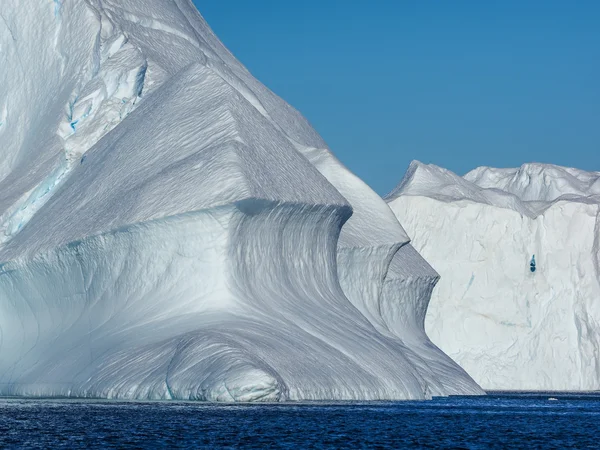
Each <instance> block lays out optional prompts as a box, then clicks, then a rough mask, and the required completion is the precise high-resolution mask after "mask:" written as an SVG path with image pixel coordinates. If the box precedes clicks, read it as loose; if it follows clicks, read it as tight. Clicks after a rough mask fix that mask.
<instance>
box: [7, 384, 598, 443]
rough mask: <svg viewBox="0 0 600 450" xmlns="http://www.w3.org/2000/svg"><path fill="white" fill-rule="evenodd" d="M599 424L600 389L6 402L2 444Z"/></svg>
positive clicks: (591, 430)
mask: <svg viewBox="0 0 600 450" xmlns="http://www.w3.org/2000/svg"><path fill="white" fill-rule="evenodd" d="M551 398H552V400H551ZM554 398H555V399H556V400H553V399H554ZM599 431H600V394H557V393H546V394H545V393H529V394H514V393H491V394H490V395H489V396H487V397H451V398H439V399H434V400H433V401H429V402H376V403H303V404H294V403H292V404H266V405H253V404H243V405H239V404H238V405H214V404H205V403H175V402H148V403H144V402H114V401H73V400H22V399H4V400H0V447H1V448H4V447H9V448H14V447H32V446H41V447H52V448H57V447H65V448H82V447H123V446H135V447H145V448H149V447H150V448H157V447H170V448H173V447H193V448H215V447H229V448H232V447H241V448H264V447H270V448H315V449H320V448H367V447H368V448H407V447H455V448H456V447H461V448H506V447H527V448H536V447H544V448H549V447H555V448H565V447H578V448H586V447H589V448H592V447H593V448H597V446H598V439H599V437H598V432H599Z"/></svg>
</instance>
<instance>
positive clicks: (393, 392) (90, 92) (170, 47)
mask: <svg viewBox="0 0 600 450" xmlns="http://www.w3.org/2000/svg"><path fill="white" fill-rule="evenodd" d="M0 67H2V70H0V114H1V116H0V261H1V264H0V395H18V396H71V397H77V396H87V397H108V398H128V399H198V400H215V401H255V400H267V401H276V400H304V399H409V398H416V399H422V398H430V397H431V396H433V395H448V394H459V393H462V394H481V393H482V391H481V389H480V388H479V386H478V385H477V384H476V383H475V382H474V381H473V380H472V379H471V378H470V377H469V376H468V375H467V374H466V372H464V371H463V370H462V369H461V368H460V367H459V366H458V365H456V364H455V363H454V362H453V361H452V360H451V359H450V358H448V357H447V356H446V355H445V354H443V353H442V352H441V351H440V350H439V349H438V348H437V347H435V346H434V345H433V344H431V342H430V341H429V339H428V337H427V335H426V334H425V332H424V328H423V327H424V319H425V311H426V308H427V303H428V301H429V296H430V294H431V290H432V289H433V286H434V285H435V283H436V282H437V280H438V276H437V274H436V273H435V272H434V271H433V270H432V269H431V267H430V266H429V265H428V264H427V263H426V262H425V260H424V259H423V258H422V257H421V256H420V255H419V254H418V253H417V252H416V251H415V250H414V249H413V248H412V247H411V245H410V244H409V243H408V242H409V238H408V236H407V234H406V233H405V231H404V229H403V228H402V226H401V225H400V223H399V222H398V221H397V219H396V218H395V216H394V214H393V213H392V211H391V210H390V209H389V208H388V206H387V205H386V204H385V202H384V201H383V200H382V199H380V198H379V197H378V196H377V195H376V194H375V193H374V192H373V191H371V190H370V189H369V188H368V187H367V186H366V185H365V184H364V183H363V182H362V181H361V180H359V179H358V178H357V177H355V176H354V175H353V174H352V173H350V172H349V171H348V170H347V169H346V168H345V167H344V166H343V165H342V164H341V163H340V162H339V161H338V160H337V159H336V158H335V157H334V156H333V154H332V153H331V152H330V150H329V149H328V148H327V146H326V144H325V143H324V142H323V140H322V139H321V137H320V136H319V135H318V134H317V133H316V132H315V131H314V130H313V129H312V128H311V126H310V125H309V124H308V122H307V121H306V120H305V119H304V118H303V117H302V116H301V115H300V114H299V113H298V112H297V111H295V110H294V109H293V108H292V107H290V106H289V105H288V104H286V103H285V102H284V101H283V100H281V99H280V98H279V97H277V96H276V95H275V94H273V93H272V92H271V91H269V90H268V89H267V88H266V87H264V86H263V85H262V84H260V83H259V82H258V81H257V80H256V79H255V78H253V77H252V76H251V75H250V73H248V71H247V70H246V69H245V68H244V67H243V66H242V65H241V64H240V63H239V62H238V61H237V60H236V59H235V58H234V57H233V56H232V55H231V54H230V53H229V52H228V51H227V50H226V49H225V48H224V47H223V45H222V44H221V43H220V42H219V40H218V39H217V38H216V37H215V35H214V34H213V32H212V31H211V30H210V28H209V27H208V26H207V24H206V23H205V21H204V20H203V18H202V17H201V16H200V14H199V13H198V12H197V11H196V9H195V8H194V6H193V5H192V3H191V2H190V1H189V0H161V1H159V0H128V1H117V0H54V1H50V0H31V1H30V2H28V4H27V8H25V7H24V6H23V4H22V2H20V1H18V0H3V3H2V4H1V5H0Z"/></svg>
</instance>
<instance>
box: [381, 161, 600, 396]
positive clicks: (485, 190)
mask: <svg viewBox="0 0 600 450" xmlns="http://www.w3.org/2000/svg"><path fill="white" fill-rule="evenodd" d="M387 201H388V203H389V205H390V206H391V208H392V210H393V211H394V212H395V214H396V215H397V217H398V218H399V220H400V221H401V222H402V223H403V224H404V226H405V227H406V229H407V230H408V231H409V233H410V234H411V236H413V238H414V240H413V245H414V246H415V248H416V249H417V250H418V251H419V252H420V253H421V254H423V256H424V257H425V258H427V260H428V261H430V262H431V263H432V265H433V266H434V267H435V269H436V270H437V271H438V272H439V273H440V274H441V281H440V283H439V284H438V286H437V287H436V289H435V290H434V293H433V296H432V299H431V304H430V308H429V311H428V313H427V317H426V330H427V332H428V334H429V336H431V339H432V341H433V342H434V343H436V344H438V345H439V346H440V348H441V349H442V350H444V351H445V352H446V353H448V354H449V355H450V356H451V357H452V358H453V359H454V360H455V361H457V362H458V363H459V364H460V365H461V366H462V367H463V368H464V369H466V370H467V371H468V372H469V374H471V375H472V376H473V378H474V379H475V380H476V381H477V382H478V383H479V384H480V385H481V386H483V387H484V388H486V389H520V390H597V389H600V245H599V243H600V172H585V171H581V170H577V169H571V168H565V167H559V166H554V165H547V164H525V165H523V166H522V167H520V168H517V169H493V168H488V167H480V168H478V169H475V170H473V171H471V172H469V173H468V174H467V175H465V176H464V177H460V176H458V175H456V174H454V173H452V172H450V171H448V170H445V169H442V168H440V167H436V166H434V165H425V164H422V163H419V162H413V163H412V164H411V166H410V168H409V170H408V172H407V174H406V175H405V177H404V179H403V180H402V182H401V183H400V184H399V185H398V187H397V188H396V189H395V190H394V191H393V192H392V193H391V194H390V195H389V196H388V197H387Z"/></svg>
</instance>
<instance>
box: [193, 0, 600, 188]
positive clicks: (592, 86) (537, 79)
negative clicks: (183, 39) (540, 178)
mask: <svg viewBox="0 0 600 450" xmlns="http://www.w3.org/2000/svg"><path fill="white" fill-rule="evenodd" d="M195 2H196V6H197V7H198V9H199V10H200V12H201V13H202V15H203V16H204V17H205V19H206V20H207V21H208V23H209V25H210V26H211V27H212V28H213V30H214V31H215V32H216V34H217V36H218V37H219V38H220V39H221V41H222V42H223V43H224V44H225V45H226V46H227V47H228V48H229V50H231V51H232V52H233V54H234V55H235V56H236V57H237V58H238V59H239V60H240V61H241V62H242V63H243V64H244V65H245V66H246V67H247V68H248V69H249V70H250V71H251V72H252V73H253V75H254V76H255V77H256V78H258V79H259V80H260V81H262V82H263V83H264V84H266V85H267V86H268V87H269V88H270V89H272V90H273V91H274V92H275V93H276V94H278V95H279V96H280V97H282V98H283V99H284V100H286V101H287V102H288V103H290V104H291V105H292V106H294V107H295V108H296V109H298V110H299V111H300V112H301V113H302V114H303V115H304V116H305V117H306V118H307V119H308V120H309V121H310V122H311V124H312V125H313V126H314V127H315V128H316V129H317V131H318V132H319V133H320V134H321V136H323V138H324V139H325V141H326V142H327V144H328V145H329V146H330V148H331V149H332V151H333V152H334V153H335V154H336V156H337V157H338V158H339V159H340V160H341V161H342V162H343V163H344V164H345V165H346V166H347V167H348V168H349V169H350V170H352V171H353V172H354V173H356V174H357V175H358V176H359V177H361V178H362V179H363V180H364V181H366V182H367V183H368V184H369V185H370V186H371V187H372V188H373V189H374V190H375V191H377V192H378V193H379V194H381V195H384V194H386V193H387V192H389V191H390V190H392V189H393V187H394V186H395V185H396V184H398V182H399V181H400V180H401V179H402V176H403V175H404V172H405V171H406V169H407V167H408V165H409V163H410V162H411V161H412V160H414V159H417V160H419V161H422V162H424V163H433V164H436V165H439V166H442V167H445V168H448V169H450V170H452V171H454V172H456V173H458V174H460V175H464V174H465V173H466V172H468V171H469V170H471V169H473V168H475V167H478V166H482V165H485V166H493V167H517V166H520V165H521V164H523V163H525V162H545V163H553V164H558V165H564V166H571V167H577V168H581V169H585V170H595V171H600V1H595V0H589V1H586V0H580V1H568V0H564V1H554V0H546V1H541V0H540V1H537V0H521V1H516V0H505V1H502V2H500V1H498V2H492V1H480V0H479V1H461V0H454V1H448V2H434V1H429V0H422V1H420V0H414V1H408V0H406V1H405V0H379V1H375V0H371V1H367V0H302V1H292V0H271V1H269V0H254V1H249V0H195Z"/></svg>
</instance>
